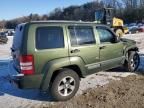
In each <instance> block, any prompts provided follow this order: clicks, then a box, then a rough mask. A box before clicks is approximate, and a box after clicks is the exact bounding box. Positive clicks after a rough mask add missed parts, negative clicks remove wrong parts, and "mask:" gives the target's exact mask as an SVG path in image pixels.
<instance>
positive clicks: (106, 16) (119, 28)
mask: <svg viewBox="0 0 144 108" xmlns="http://www.w3.org/2000/svg"><path fill="white" fill-rule="evenodd" d="M95 22H97V23H99V24H105V25H108V26H110V27H111V28H112V29H113V31H114V32H115V33H116V35H117V36H119V37H121V36H123V35H124V34H125V33H126V32H127V29H126V28H125V27H124V21H123V20H122V19H119V18H116V17H114V15H113V8H102V9H97V10H96V11H95Z"/></svg>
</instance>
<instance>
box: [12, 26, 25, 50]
mask: <svg viewBox="0 0 144 108" xmlns="http://www.w3.org/2000/svg"><path fill="white" fill-rule="evenodd" d="M15 30H16V32H15V35H14V38H13V45H12V49H13V50H19V49H20V47H21V44H22V38H23V31H24V25H18V26H17V27H16V29H15Z"/></svg>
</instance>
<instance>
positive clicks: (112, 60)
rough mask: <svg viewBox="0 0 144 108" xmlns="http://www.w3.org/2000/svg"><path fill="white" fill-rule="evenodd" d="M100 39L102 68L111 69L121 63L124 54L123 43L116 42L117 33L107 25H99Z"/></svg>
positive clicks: (97, 28)
mask: <svg viewBox="0 0 144 108" xmlns="http://www.w3.org/2000/svg"><path fill="white" fill-rule="evenodd" d="M96 30H97V33H98V35H99V39H100V45H99V49H100V63H101V67H102V70H104V69H110V68H113V67H115V66H118V65H120V64H121V62H122V59H123V58H124V56H123V44H122V43H121V42H115V38H116V36H115V34H114V33H113V32H112V31H111V30H110V29H108V28H107V27H103V26H97V27H96Z"/></svg>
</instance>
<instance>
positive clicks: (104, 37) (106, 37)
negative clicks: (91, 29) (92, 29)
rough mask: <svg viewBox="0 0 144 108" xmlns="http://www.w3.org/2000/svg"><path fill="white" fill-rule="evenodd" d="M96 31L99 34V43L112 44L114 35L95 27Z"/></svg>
mask: <svg viewBox="0 0 144 108" xmlns="http://www.w3.org/2000/svg"><path fill="white" fill-rule="evenodd" d="M96 30H97V32H98V34H99V37H100V42H102V43H103V42H112V40H113V38H114V35H113V34H112V33H111V32H110V31H109V30H108V29H106V28H102V27H97V28H96Z"/></svg>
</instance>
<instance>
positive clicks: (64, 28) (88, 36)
mask: <svg viewBox="0 0 144 108" xmlns="http://www.w3.org/2000/svg"><path fill="white" fill-rule="evenodd" d="M11 51H12V56H13V67H14V68H15V69H16V70H17V74H16V75H13V80H14V81H15V82H16V84H17V85H18V87H19V88H22V89H29V88H32V89H40V90H42V91H50V94H51V95H52V97H53V99H54V100H56V101H65V100H68V99H70V98H72V97H73V96H74V95H75V94H76V92H77V90H78V88H79V82H80V79H81V78H84V77H86V76H87V75H90V74H94V73H96V72H99V71H102V70H108V69H112V68H115V67H119V66H122V65H123V66H125V67H126V69H127V70H128V71H136V69H137V68H138V66H139V62H140V58H139V55H138V53H137V52H138V48H137V46H136V42H135V41H133V40H128V39H118V38H117V36H116V35H115V33H114V32H112V31H111V30H110V29H109V28H108V27H106V26H104V25H97V24H96V23H94V22H82V21H80V22H79V21H47V22H29V23H25V24H20V25H18V26H17V27H16V34H15V36H14V40H13V45H12V48H11Z"/></svg>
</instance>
